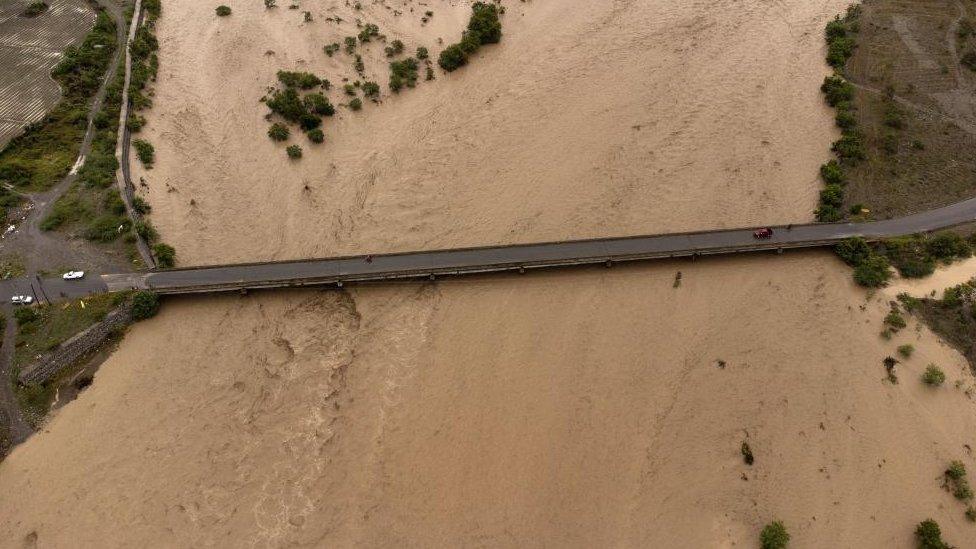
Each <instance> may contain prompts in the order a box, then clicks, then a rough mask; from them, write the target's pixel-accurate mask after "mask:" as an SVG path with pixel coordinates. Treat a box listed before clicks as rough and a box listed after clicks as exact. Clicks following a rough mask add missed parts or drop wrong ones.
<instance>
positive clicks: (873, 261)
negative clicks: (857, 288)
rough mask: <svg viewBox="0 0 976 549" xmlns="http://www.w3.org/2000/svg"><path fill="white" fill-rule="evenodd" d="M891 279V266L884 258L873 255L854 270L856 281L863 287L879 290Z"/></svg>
mask: <svg viewBox="0 0 976 549" xmlns="http://www.w3.org/2000/svg"><path fill="white" fill-rule="evenodd" d="M890 278H891V265H890V264H889V263H888V260H887V259H885V258H884V256H880V255H877V254H873V255H871V256H870V257H868V258H867V259H865V260H864V261H862V262H861V263H860V264H859V265H857V266H856V267H855V268H854V281H855V282H857V283H858V284H860V285H861V286H866V287H868V288H878V287H880V286H883V285H884V284H885V283H886V282H888V280H889V279H890Z"/></svg>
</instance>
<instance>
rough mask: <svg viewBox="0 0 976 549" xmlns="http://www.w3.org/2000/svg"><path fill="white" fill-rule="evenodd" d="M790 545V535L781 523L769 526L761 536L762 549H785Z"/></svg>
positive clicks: (772, 523)
mask: <svg viewBox="0 0 976 549" xmlns="http://www.w3.org/2000/svg"><path fill="white" fill-rule="evenodd" d="M789 543H790V534H789V532H787V531H786V526H784V525H783V523H782V522H781V521H778V520H777V521H773V522H770V523H769V524H767V525H766V526H765V527H764V528H763V529H762V532H761V533H760V534H759V544H760V546H761V547H762V549H785V548H786V546H787V545H788V544H789Z"/></svg>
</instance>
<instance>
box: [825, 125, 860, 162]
mask: <svg viewBox="0 0 976 549" xmlns="http://www.w3.org/2000/svg"><path fill="white" fill-rule="evenodd" d="M830 150H832V151H834V152H835V153H836V154H837V156H838V157H839V158H840V159H841V160H842V161H845V162H847V163H848V164H853V163H855V162H856V161H858V160H864V158H865V153H864V144H863V143H862V142H861V136H860V134H859V133H858V132H848V133H845V134H844V135H842V136H841V138H840V139H838V140H837V141H834V143H833V145H831V146H830Z"/></svg>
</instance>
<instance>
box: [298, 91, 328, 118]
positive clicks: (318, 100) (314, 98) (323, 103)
mask: <svg viewBox="0 0 976 549" xmlns="http://www.w3.org/2000/svg"><path fill="white" fill-rule="evenodd" d="M302 101H303V102H304V104H305V108H306V109H308V110H309V111H310V112H313V113H315V114H321V115H324V116H332V115H334V114H335V107H333V106H332V103H330V102H329V100H328V99H327V98H326V97H325V96H324V95H322V94H321V93H310V94H308V95H306V96H305V97H304V99H302Z"/></svg>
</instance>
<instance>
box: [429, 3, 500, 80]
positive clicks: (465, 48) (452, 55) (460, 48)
mask: <svg viewBox="0 0 976 549" xmlns="http://www.w3.org/2000/svg"><path fill="white" fill-rule="evenodd" d="M499 13H500V11H499V8H498V7H497V6H495V5H494V4H486V3H484V2H475V3H474V4H473V5H472V6H471V19H470V20H469V21H468V28H467V30H466V31H465V32H464V34H463V35H462V36H461V41H460V42H458V43H457V44H451V45H450V46H448V47H446V48H444V50H443V51H442V52H441V53H440V56H438V58H437V64H438V65H440V67H441V68H442V69H444V70H446V71H448V72H451V71H454V70H457V69H459V68H461V67H463V66H464V65H466V64H467V63H468V57H470V56H471V55H472V54H473V53H475V52H476V51H478V49H479V48H480V47H481V46H483V45H485V44H497V43H498V42H500V41H501V39H502V23H501V21H500V20H499V18H498V16H499Z"/></svg>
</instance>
